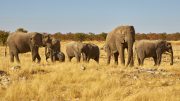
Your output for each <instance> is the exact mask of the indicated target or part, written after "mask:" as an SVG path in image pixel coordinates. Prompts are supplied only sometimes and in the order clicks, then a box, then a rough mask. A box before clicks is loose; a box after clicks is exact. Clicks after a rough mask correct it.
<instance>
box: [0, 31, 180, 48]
mask: <svg viewBox="0 0 180 101" xmlns="http://www.w3.org/2000/svg"><path fill="white" fill-rule="evenodd" d="M16 31H22V32H28V31H27V30H24V29H23V28H19V29H17V30H16ZM9 33H10V32H8V31H4V30H0V44H1V45H4V44H5V42H6V39H7V37H8V35H9ZM51 35H52V36H53V37H54V38H57V39H60V40H74V41H94V40H96V41H105V40H106V36H107V33H104V32H103V33H100V34H95V33H71V32H70V33H65V34H64V33H61V32H57V33H55V34H51ZM135 37H136V40H142V39H148V40H158V39H164V40H174V41H176V40H180V32H176V33H170V34H167V33H136V36H135Z"/></svg>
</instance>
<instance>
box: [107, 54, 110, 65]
mask: <svg viewBox="0 0 180 101" xmlns="http://www.w3.org/2000/svg"><path fill="white" fill-rule="evenodd" d="M107 58H108V59H107V64H108V65H109V64H110V61H111V55H110V54H107Z"/></svg>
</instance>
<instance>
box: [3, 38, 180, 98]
mask: <svg viewBox="0 0 180 101" xmlns="http://www.w3.org/2000/svg"><path fill="white" fill-rule="evenodd" d="M66 43H67V42H62V43H61V46H62V51H63V52H64V53H66V52H65V44H66ZM92 43H95V44H97V45H98V46H99V47H102V46H103V43H104V42H96V41H93V42H92ZM0 49H1V52H0V70H3V71H6V72H8V73H9V74H10V81H11V83H10V84H9V85H8V86H7V87H4V86H3V85H0V100H1V101H180V46H178V45H174V44H173V49H174V65H173V66H170V65H169V64H170V62H169V60H170V56H168V55H163V60H162V64H161V66H159V67H156V66H153V64H154V63H153V61H152V59H146V60H145V65H144V66H142V67H139V66H138V65H137V60H135V66H134V67H132V68H131V67H124V66H121V65H120V64H119V65H118V66H117V65H114V61H113V58H112V61H111V64H110V65H108V66H107V65H106V61H107V58H106V54H105V52H104V51H103V50H101V51H100V52H101V55H100V63H99V64H97V63H96V62H95V61H93V60H91V61H90V63H83V62H81V63H76V59H73V61H72V62H68V61H67V60H66V62H64V63H59V62H55V63H51V62H50V61H49V62H46V61H45V56H44V49H43V48H41V49H40V55H41V58H42V61H41V63H40V64H37V63H32V62H31V54H30V53H26V54H21V55H20V60H21V64H17V63H10V62H9V55H8V56H7V57H4V47H0ZM16 65H20V66H21V69H20V70H11V67H12V66H16ZM82 65H83V66H85V67H86V69H85V70H82V69H81V66H82ZM137 68H142V69H157V70H156V73H151V71H150V72H141V71H139V69H137Z"/></svg>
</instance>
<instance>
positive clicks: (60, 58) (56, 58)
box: [46, 52, 65, 62]
mask: <svg viewBox="0 0 180 101" xmlns="http://www.w3.org/2000/svg"><path fill="white" fill-rule="evenodd" d="M50 56H51V55H50V52H47V53H46V61H47V60H48V58H50ZM52 58H53V61H60V62H64V61H65V55H64V53H63V52H53V55H52Z"/></svg>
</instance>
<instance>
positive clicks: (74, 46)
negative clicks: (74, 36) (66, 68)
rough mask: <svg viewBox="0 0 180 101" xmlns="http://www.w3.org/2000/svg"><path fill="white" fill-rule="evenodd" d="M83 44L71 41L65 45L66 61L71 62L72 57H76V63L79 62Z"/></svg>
mask: <svg viewBox="0 0 180 101" xmlns="http://www.w3.org/2000/svg"><path fill="white" fill-rule="evenodd" d="M83 47H84V44H83V43H81V42H75V41H72V42H70V43H68V44H67V45H66V53H67V57H68V60H69V61H71V59H72V58H73V57H76V59H77V62H80V59H81V52H82V48H83Z"/></svg>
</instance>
